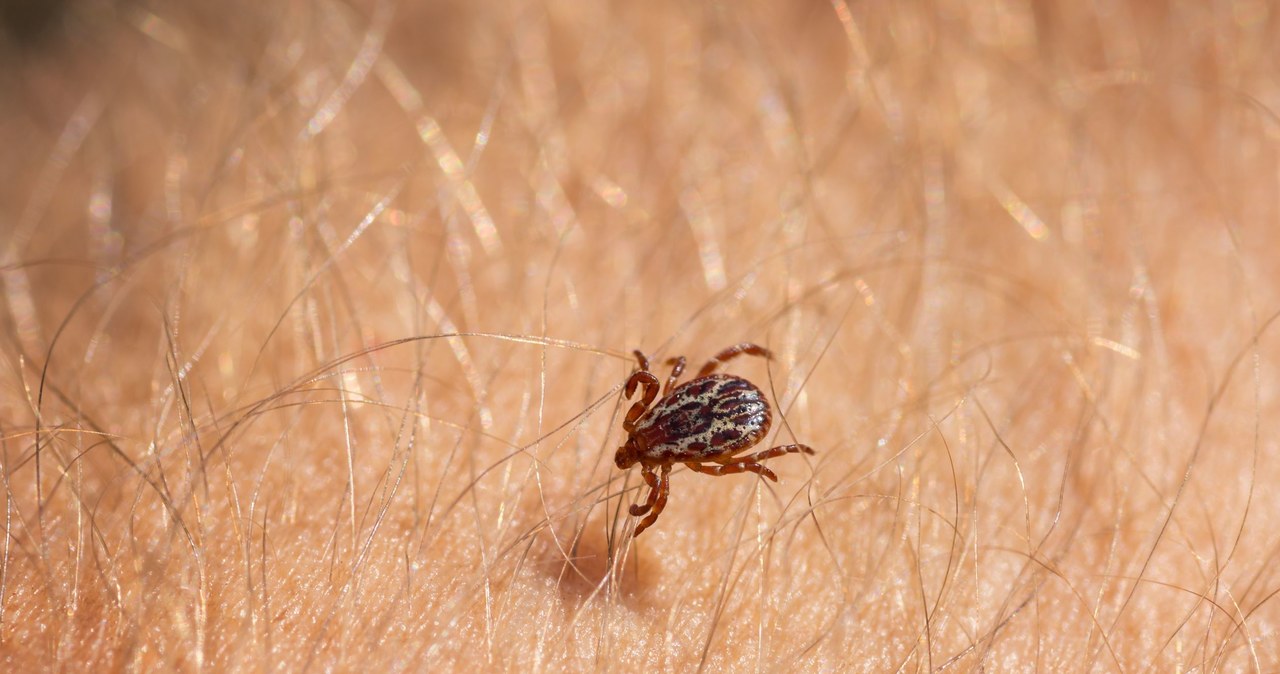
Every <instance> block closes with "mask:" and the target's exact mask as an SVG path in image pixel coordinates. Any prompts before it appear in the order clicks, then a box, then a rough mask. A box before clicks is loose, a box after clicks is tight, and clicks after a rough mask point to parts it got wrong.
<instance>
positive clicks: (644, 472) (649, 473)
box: [631, 466, 658, 517]
mask: <svg viewBox="0 0 1280 674" xmlns="http://www.w3.org/2000/svg"><path fill="white" fill-rule="evenodd" d="M640 477H643V478H644V482H645V484H647V485H649V498H648V499H646V500H645V502H644V505H640V504H639V503H632V504H631V516H632V517H639V516H641V515H643V514H645V513H647V512H649V511H650V510H652V509H653V502H654V501H656V500H657V499H658V475H657V474H656V473H654V472H653V469H652V468H649V467H647V466H641V467H640Z"/></svg>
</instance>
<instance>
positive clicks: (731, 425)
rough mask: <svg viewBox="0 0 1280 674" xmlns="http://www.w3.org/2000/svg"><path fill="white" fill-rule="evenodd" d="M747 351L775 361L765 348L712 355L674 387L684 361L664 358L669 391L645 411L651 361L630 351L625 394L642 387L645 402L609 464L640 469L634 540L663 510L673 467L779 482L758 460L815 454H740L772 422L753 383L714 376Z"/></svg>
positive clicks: (652, 379)
mask: <svg viewBox="0 0 1280 674" xmlns="http://www.w3.org/2000/svg"><path fill="white" fill-rule="evenodd" d="M744 353H745V354H747V355H750V356H760V357H762V358H772V357H773V354H771V353H770V352H769V350H768V349H766V348H764V347H763V346H758V345H756V344H737V345H735V346H731V347H729V348H727V349H725V350H723V351H721V352H720V353H717V354H716V355H715V356H712V358H711V360H708V361H707V364H706V365H703V366H702V369H701V370H698V376H697V377H694V378H693V379H691V380H689V381H687V382H685V383H683V384H681V385H679V386H676V381H678V380H679V379H680V374H681V373H682V372H684V366H685V359H684V356H680V357H678V358H671V359H669V360H667V363H669V364H670V365H671V374H670V376H668V377H667V386H666V388H665V389H664V390H663V392H662V399H661V400H658V402H657V404H656V405H653V406H652V407H650V405H651V404H653V401H654V399H655V398H657V397H658V378H657V377H656V376H654V374H653V373H652V372H650V371H649V359H648V358H646V357H645V355H644V354H643V353H640V351H638V350H637V351H636V352H635V355H636V360H637V361H638V362H639V365H640V369H639V370H637V371H636V372H635V373H633V374H632V375H631V377H630V378H628V379H627V385H626V387H625V389H624V391H625V393H626V396H627V398H630V397H631V396H633V395H635V392H636V389H638V388H640V387H643V388H644V397H643V398H641V399H640V400H639V401H637V402H636V403H635V404H633V405H632V406H631V409H630V410H628V411H627V416H626V418H625V419H623V421H622V429H623V430H624V431H626V432H627V442H626V444H624V445H622V446H621V447H619V448H618V453H617V455H615V456H614V458H613V461H614V463H616V464H618V468H621V469H623V470H626V469H627V468H630V467H631V466H634V465H635V464H637V463H639V464H640V470H641V475H643V476H644V481H645V484H647V485H649V496H648V498H646V499H645V502H644V503H643V504H639V503H637V504H633V505H632V506H631V510H630V512H631V515H632V516H633V517H639V516H641V515H644V514H645V513H648V517H645V518H644V519H643V520H641V521H640V523H639V524H637V525H636V530H635V533H634V534H633V536H639V535H640V534H641V533H642V532H643V531H644V530H645V529H648V528H649V527H650V526H651V525H652V524H653V523H654V522H656V521H657V520H658V515H660V514H662V510H663V509H664V508H666V507H667V495H668V494H670V493H671V481H670V477H669V475H670V473H671V467H672V466H673V465H675V464H677V463H683V464H684V465H686V466H688V467H689V468H690V469H691V470H694V471H697V472H699V473H706V474H707V475H729V474H730V473H745V472H751V473H755V474H757V475H762V476H764V477H767V478H769V479H770V480H773V481H774V482H777V481H778V476H777V475H774V474H773V471H771V470H769V469H768V468H766V467H765V466H764V464H762V463H760V462H761V461H764V460H765V459H772V458H773V457H775V456H782V455H783V454H789V453H793V452H801V453H804V454H813V450H812V449H810V448H809V447H808V446H807V445H779V446H777V447H774V448H773V449H766V450H764V451H763V452H756V453H755V454H751V455H750V456H738V454H740V453H742V452H743V451H746V450H747V449H750V448H751V447H754V446H755V445H756V444H757V443H759V442H760V440H762V439H763V438H764V436H765V435H767V434H768V433H769V426H770V425H771V424H772V423H773V413H772V412H771V410H770V409H769V403H768V402H767V401H766V400H765V398H764V394H763V393H761V392H760V389H758V388H756V385H755V384H752V383H751V382H749V381H747V380H746V379H743V378H742V377H735V376H733V375H731V374H714V373H715V371H716V369H717V368H719V367H720V364H721V363H724V362H725V361H728V360H731V359H733V358H736V357H738V356H740V355H742V354H744ZM673 389H674V390H673Z"/></svg>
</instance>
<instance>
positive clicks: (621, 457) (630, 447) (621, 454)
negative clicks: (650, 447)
mask: <svg viewBox="0 0 1280 674" xmlns="http://www.w3.org/2000/svg"><path fill="white" fill-rule="evenodd" d="M639 454H640V453H639V451H637V450H636V441H635V439H634V438H628V439H627V444H625V445H623V446H621V447H619V448H618V453H617V454H615V455H614V456H613V462H614V463H616V464H618V468H620V469H622V470H626V469H628V468H630V467H632V466H634V465H636V461H639V460H640V457H639Z"/></svg>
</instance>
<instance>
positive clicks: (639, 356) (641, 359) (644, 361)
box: [631, 349, 649, 370]
mask: <svg viewBox="0 0 1280 674" xmlns="http://www.w3.org/2000/svg"><path fill="white" fill-rule="evenodd" d="M631 353H634V354H635V355H636V362H637V363H639V364H640V369H641V370H648V369H649V357H648V356H646V355H644V354H643V353H641V352H640V349H636V350H635V351H632V352H631Z"/></svg>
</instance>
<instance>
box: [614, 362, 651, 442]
mask: <svg viewBox="0 0 1280 674" xmlns="http://www.w3.org/2000/svg"><path fill="white" fill-rule="evenodd" d="M641 385H643V386H644V398H642V399H641V400H639V401H637V402H636V403H635V404H634V405H632V406H631V409H630V410H627V418H625V419H623V420H622V430H624V431H626V432H628V433H630V432H632V431H634V430H636V420H638V419H639V418H640V416H641V415H643V414H644V411H645V410H646V409H648V407H649V404H650V403H652V402H653V399H654V398H657V397H658V378H657V377H655V376H653V373H652V372H647V371H643V370H642V371H640V372H637V373H635V374H633V375H631V378H630V379H627V386H626V388H625V389H624V392H625V393H626V394H627V397H628V398H630V397H631V396H633V395H635V393H636V387H638V386H641Z"/></svg>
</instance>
